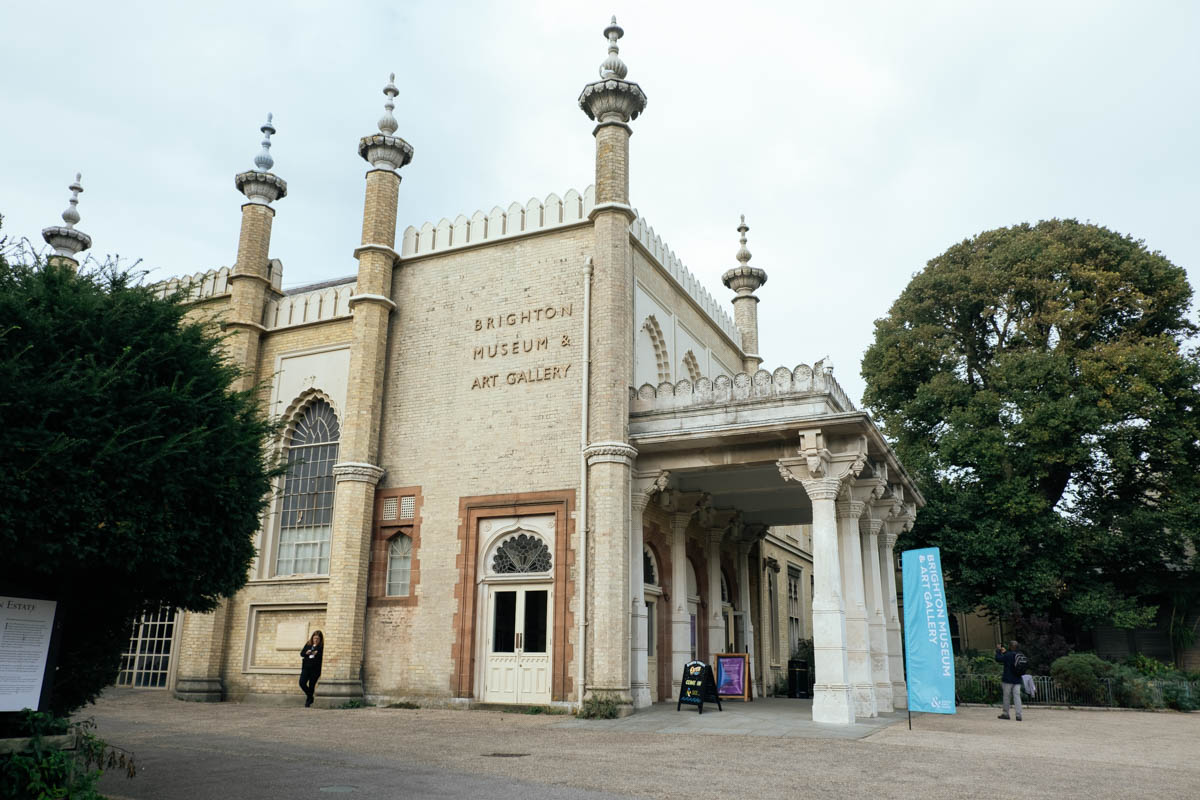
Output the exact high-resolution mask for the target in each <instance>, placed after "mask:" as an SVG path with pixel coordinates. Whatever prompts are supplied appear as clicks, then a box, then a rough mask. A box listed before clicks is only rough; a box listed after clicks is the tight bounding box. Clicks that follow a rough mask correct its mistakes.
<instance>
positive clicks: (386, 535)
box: [367, 486, 422, 608]
mask: <svg viewBox="0 0 1200 800" xmlns="http://www.w3.org/2000/svg"><path fill="white" fill-rule="evenodd" d="M405 497H412V498H414V509H413V515H412V519H400V518H399V513H398V512H397V515H396V516H397V518H396V519H389V520H385V519H383V508H384V504H385V503H386V502H387V501H388V500H389V499H393V498H394V499H395V500H396V503H395V507H396V508H399V507H400V505H401V503H402V498H405ZM421 504H422V498H421V487H420V486H406V487H403V488H399V489H379V490H377V491H376V492H375V521H374V524H373V526H372V533H371V566H370V571H369V572H368V575H367V605H368V606H369V607H372V608H378V607H386V606H415V605H416V604H417V586H418V585H419V584H420V582H421ZM401 533H403V534H404V535H405V536H407V537H408V538H410V539H412V567H411V571H410V574H409V579H408V594H407V595H405V596H404V597H388V595H387V571H388V548H389V547H390V546H391V543H392V539H393V538H395V537H396V535H397V534H401Z"/></svg>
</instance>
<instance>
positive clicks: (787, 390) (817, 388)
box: [629, 364, 858, 412]
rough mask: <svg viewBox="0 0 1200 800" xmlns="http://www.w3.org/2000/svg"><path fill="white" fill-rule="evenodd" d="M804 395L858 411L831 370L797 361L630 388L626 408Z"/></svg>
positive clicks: (654, 408) (665, 407)
mask: <svg viewBox="0 0 1200 800" xmlns="http://www.w3.org/2000/svg"><path fill="white" fill-rule="evenodd" d="M805 394H824V395H827V396H828V397H829V398H830V399H831V400H832V401H833V403H834V404H835V405H836V406H838V408H839V409H840V410H842V411H857V410H858V409H856V408H855V407H854V403H852V402H850V398H849V397H848V396H847V395H846V392H845V391H844V390H843V389H842V387H841V385H840V384H839V383H838V382H837V380H836V379H835V378H834V377H833V371H832V370H826V369H824V368H822V367H821V366H820V364H818V365H817V368H816V369H815V370H814V369H813V368H812V367H810V366H808V365H807V364H797V365H796V367H795V368H794V369H788V368H787V367H780V368H779V369H777V370H775V371H774V372H767V371H766V370H765V369H760V370H759V371H758V372H756V373H754V374H753V375H750V374H749V373H746V372H739V373H738V374H737V375H734V376H733V377H732V378H730V377H729V376H728V375H720V376H718V377H717V378H716V379H715V380H709V379H708V378H700V379H699V380H697V381H694V382H693V381H690V380H688V379H687V378H684V379H683V380H681V381H676V382H675V383H671V382H669V381H666V382H663V383H660V384H659V385H658V386H652V385H651V384H649V383H647V384H643V385H642V387H641V388H640V389H633V388H631V389H630V390H629V410H630V411H632V412H637V411H662V410H668V409H678V408H694V407H702V406H716V405H724V404H726V403H732V402H737V401H740V400H759V399H766V398H772V397H788V396H793V395H805Z"/></svg>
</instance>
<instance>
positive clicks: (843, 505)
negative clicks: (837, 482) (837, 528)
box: [837, 490, 867, 520]
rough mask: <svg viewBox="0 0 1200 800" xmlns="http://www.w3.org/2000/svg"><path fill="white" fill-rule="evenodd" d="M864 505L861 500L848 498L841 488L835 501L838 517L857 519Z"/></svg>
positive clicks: (865, 505) (864, 507)
mask: <svg viewBox="0 0 1200 800" xmlns="http://www.w3.org/2000/svg"><path fill="white" fill-rule="evenodd" d="M866 507H867V504H866V503H864V502H862V501H861V500H852V499H850V498H849V497H848V496H847V493H846V492H845V490H843V491H842V494H841V495H840V496H839V499H838V501H837V516H838V519H848V520H857V519H859V518H860V517H861V516H862V513H863V511H864V510H865V509H866Z"/></svg>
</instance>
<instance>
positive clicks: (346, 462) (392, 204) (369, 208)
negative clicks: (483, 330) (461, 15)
mask: <svg viewBox="0 0 1200 800" xmlns="http://www.w3.org/2000/svg"><path fill="white" fill-rule="evenodd" d="M394 80H395V75H392V76H391V78H390V80H389V82H388V85H387V86H386V87H384V90H383V93H384V94H385V95H386V96H387V98H388V100H387V103H386V104H385V106H384V107H385V109H386V112H385V114H384V116H383V118H382V119H380V120H379V131H380V132H379V133H376V134H371V135H369V136H364V137H363V138H362V139H360V140H359V143H358V154H359V155H360V156H362V158H363V159H364V160H366V161H367V163H369V164H370V165H371V167H372V168H371V169H370V170H368V171H367V187H366V194H365V199H364V202H363V224H362V244H361V245H360V246H359V247H358V248H356V249H355V251H354V257H355V258H357V259H358V279H357V283H356V284H355V290H354V297H352V298H351V300H350V308H351V310H352V311H353V313H354V317H353V322H352V324H353V334H352V335H353V339H352V341H351V345H350V369H349V380H348V383H347V386H346V408H345V411H344V418H343V419H342V420H341V426H342V438H341V442H340V444H339V448H338V463H337V464H335V465H334V467H333V474H334V476H335V477H336V480H337V490H336V492H335V493H334V500H333V535H332V540H331V542H330V554H329V600H328V603H327V606H326V610H325V642H326V643H325V663H324V667H323V669H322V678H321V681H320V682H319V683H318V684H317V698H318V701H322V705H340V704H342V703H343V702H345V701H347V700H352V699H360V698H361V697H362V694H363V686H362V677H361V675H362V659H363V637H364V633H365V631H364V618H365V615H366V607H367V568H368V566H369V560H370V544H371V527H372V524H373V518H374V513H373V512H374V505H375V486H376V484H378V482H379V480H380V479H381V478H382V477H383V473H384V470H383V469H382V468H381V467H380V466H379V464H378V461H379V452H378V451H379V425H380V417H381V416H382V399H383V382H384V368H385V364H386V355H387V339H388V323H389V317H390V316H391V313H392V311H393V310H394V309H395V308H396V304H395V303H394V302H393V301H392V299H391V294H392V270H393V269H394V268H395V266H396V264H397V263H398V262H399V260H400V256H399V254H397V253H396V251H395V250H394V249H393V248H394V246H395V244H396V203H397V200H398V197H399V193H400V175H399V174H398V173H397V172H396V171H397V170H398V169H400V168H401V167H403V166H404V165H405V164H407V163H408V162H409V161H411V160H412V156H413V149H412V146H411V145H409V144H408V142H406V141H404V140H403V139H401V138H399V137H398V136H394V135H393V134H394V133H395V132H396V128H397V127H398V126H397V124H396V120H395V118H394V117H393V116H392V109H393V108H394V107H395V106H394V104H393V98H395V97H396V95H397V94H398V91H397V89H396V87H395V85H394V84H393V82H392V81H394Z"/></svg>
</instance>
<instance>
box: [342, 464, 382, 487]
mask: <svg viewBox="0 0 1200 800" xmlns="http://www.w3.org/2000/svg"><path fill="white" fill-rule="evenodd" d="M386 472H387V470H385V469H384V468H383V467H377V466H375V465H374V464H368V463H366V462H362V461H343V462H342V463H340V464H334V465H333V476H334V480H336V481H337V482H338V483H341V482H342V481H359V482H361V483H369V484H371V485H372V486H374V485H375V484H377V483H379V481H380V479H381V478H383V476H384V473H386Z"/></svg>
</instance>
